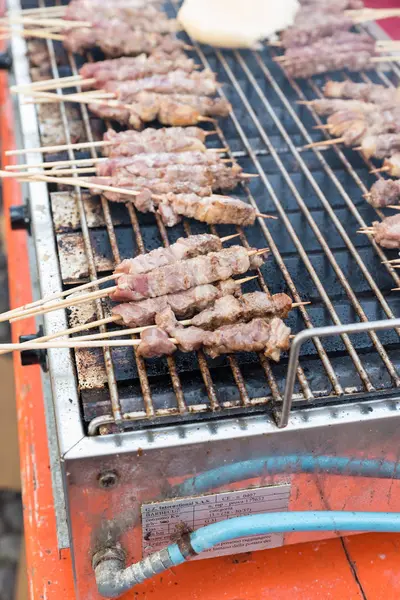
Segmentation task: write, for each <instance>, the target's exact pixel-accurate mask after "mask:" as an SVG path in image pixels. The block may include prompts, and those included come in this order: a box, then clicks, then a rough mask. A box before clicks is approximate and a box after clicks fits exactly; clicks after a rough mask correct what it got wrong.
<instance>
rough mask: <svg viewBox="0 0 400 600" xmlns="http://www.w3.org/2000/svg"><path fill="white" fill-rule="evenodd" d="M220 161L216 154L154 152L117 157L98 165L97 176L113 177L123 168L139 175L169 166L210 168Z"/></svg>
mask: <svg viewBox="0 0 400 600" xmlns="http://www.w3.org/2000/svg"><path fill="white" fill-rule="evenodd" d="M220 161H221V158H220V155H219V154H218V153H217V152H212V151H210V152H154V153H149V154H137V155H133V156H117V157H116V158H109V159H108V160H105V161H104V162H101V163H98V165H97V175H98V176H99V177H109V176H110V175H115V174H116V172H117V170H118V169H121V168H125V169H126V170H127V172H129V173H132V174H135V175H139V174H140V173H143V172H144V171H145V170H146V169H162V168H165V167H168V166H170V165H186V166H193V165H206V166H211V165H213V164H217V163H219V162H220Z"/></svg>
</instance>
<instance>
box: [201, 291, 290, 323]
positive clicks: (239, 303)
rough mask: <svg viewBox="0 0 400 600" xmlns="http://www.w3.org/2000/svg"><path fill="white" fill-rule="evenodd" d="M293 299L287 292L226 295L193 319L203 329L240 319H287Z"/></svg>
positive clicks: (244, 320) (245, 320)
mask: <svg viewBox="0 0 400 600" xmlns="http://www.w3.org/2000/svg"><path fill="white" fill-rule="evenodd" d="M291 308H292V301H291V299H290V298H289V296H287V295H286V294H275V295H274V296H272V297H271V298H268V296H267V294H265V293H264V292H252V293H250V294H243V296H241V297H240V298H235V297H234V296H225V297H223V298H219V299H218V300H216V301H215V303H214V305H213V306H212V307H210V308H206V309H205V310H203V311H202V312H201V313H199V314H198V315H196V316H195V317H194V318H193V319H192V323H191V324H192V325H193V326H195V327H201V328H202V329H210V330H213V329H217V327H221V326H222V325H232V324H233V323H237V322H238V321H241V322H247V321H251V320H252V319H256V318H263V319H265V318H272V317H280V318H281V319H286V317H287V316H288V314H289V312H290V310H291Z"/></svg>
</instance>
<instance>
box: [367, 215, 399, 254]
mask: <svg viewBox="0 0 400 600" xmlns="http://www.w3.org/2000/svg"><path fill="white" fill-rule="evenodd" d="M372 226H373V228H374V231H373V235H374V238H375V241H376V242H377V243H378V244H379V245H380V246H383V248H400V214H399V215H393V216H392V217H386V219H384V220H383V221H375V222H374V223H372Z"/></svg>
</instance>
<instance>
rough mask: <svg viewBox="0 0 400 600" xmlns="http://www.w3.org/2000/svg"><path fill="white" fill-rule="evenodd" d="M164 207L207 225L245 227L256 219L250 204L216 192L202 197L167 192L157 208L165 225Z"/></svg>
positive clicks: (166, 220)
mask: <svg viewBox="0 0 400 600" xmlns="http://www.w3.org/2000/svg"><path fill="white" fill-rule="evenodd" d="M165 207H170V208H171V209H172V211H173V213H174V214H175V215H176V214H177V215H182V216H185V217H188V218H191V219H196V220H197V221H202V222H203V223H208V224H209V225H212V224H214V225H216V224H224V223H225V224H235V225H241V226H242V227H246V226H248V225H253V224H254V222H255V219H256V211H255V209H254V208H253V207H252V206H251V205H250V204H247V203H246V202H243V201H242V200H239V199H238V198H230V197H227V196H219V195H218V194H213V195H212V196H209V197H204V198H200V197H199V196H198V195H196V194H172V193H169V194H167V195H166V196H165V199H164V201H163V202H161V203H160V205H159V207H158V210H159V212H160V214H161V217H162V218H163V221H164V223H165V225H169V222H168V219H165V218H164V210H165Z"/></svg>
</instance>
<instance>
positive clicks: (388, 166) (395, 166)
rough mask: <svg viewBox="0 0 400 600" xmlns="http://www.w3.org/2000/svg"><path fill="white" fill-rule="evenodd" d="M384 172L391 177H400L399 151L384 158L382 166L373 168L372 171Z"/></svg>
mask: <svg viewBox="0 0 400 600" xmlns="http://www.w3.org/2000/svg"><path fill="white" fill-rule="evenodd" d="M380 171H382V172H385V173H387V174H388V175H390V176H391V177H400V152H396V153H395V154H392V156H391V157H390V158H386V159H385V160H384V163H383V167H381V168H380V169H374V171H371V172H374V173H378V172H380Z"/></svg>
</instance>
